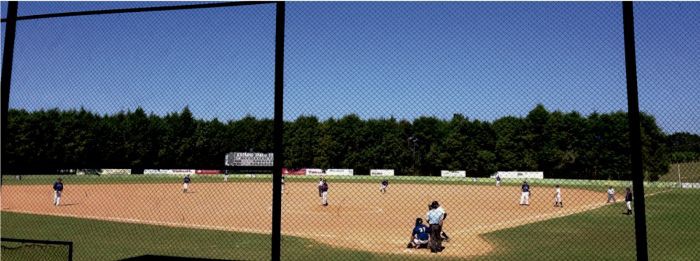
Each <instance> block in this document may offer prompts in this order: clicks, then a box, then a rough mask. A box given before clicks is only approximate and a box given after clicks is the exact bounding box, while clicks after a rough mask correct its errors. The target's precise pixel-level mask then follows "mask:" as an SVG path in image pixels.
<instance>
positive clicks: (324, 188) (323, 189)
mask: <svg viewBox="0 0 700 261" xmlns="http://www.w3.org/2000/svg"><path fill="white" fill-rule="evenodd" d="M321 182H322V184H321V186H319V187H318V191H320V193H321V204H322V205H323V206H324V207H327V206H328V183H327V182H326V179H322V180H321Z"/></svg>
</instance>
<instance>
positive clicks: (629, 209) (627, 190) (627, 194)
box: [625, 187, 633, 215]
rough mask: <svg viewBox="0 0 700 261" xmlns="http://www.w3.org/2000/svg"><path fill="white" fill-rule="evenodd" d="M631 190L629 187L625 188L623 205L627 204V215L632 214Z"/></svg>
mask: <svg viewBox="0 0 700 261" xmlns="http://www.w3.org/2000/svg"><path fill="white" fill-rule="evenodd" d="M632 200H633V198H632V191H631V190H630V188H629V187H628V188H625V205H627V213H625V214H627V215H632Z"/></svg>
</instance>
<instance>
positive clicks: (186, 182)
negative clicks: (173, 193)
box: [182, 174, 192, 193]
mask: <svg viewBox="0 0 700 261" xmlns="http://www.w3.org/2000/svg"><path fill="white" fill-rule="evenodd" d="M191 181H192V180H191V179H190V174H187V175H185V178H184V179H183V180H182V193H187V189H188V188H189V187H190V182H191Z"/></svg>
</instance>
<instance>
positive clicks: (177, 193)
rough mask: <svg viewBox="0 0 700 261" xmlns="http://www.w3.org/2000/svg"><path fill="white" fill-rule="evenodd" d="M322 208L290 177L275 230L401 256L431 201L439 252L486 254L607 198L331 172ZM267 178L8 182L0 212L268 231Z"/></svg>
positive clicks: (305, 185)
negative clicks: (504, 235)
mask: <svg viewBox="0 0 700 261" xmlns="http://www.w3.org/2000/svg"><path fill="white" fill-rule="evenodd" d="M329 185H330V189H329V203H330V205H329V206H328V207H323V206H321V202H320V198H319V195H318V190H317V189H316V183H315V182H288V183H287V184H286V186H285V194H284V195H283V203H282V208H283V213H282V233H283V234H284V235H292V236H300V237H304V238H309V239H314V240H316V241H318V242H320V243H325V244H329V245H332V246H336V247H343V248H350V249H357V250H363V251H371V252H377V253H393V254H406V255H429V254H430V251H428V250H425V249H419V250H412V249H406V243H408V241H409V238H410V236H411V230H412V229H413V225H414V221H415V219H416V218H417V217H423V218H425V214H426V212H427V210H428V209H427V208H428V204H429V203H430V202H431V201H433V200H437V201H439V202H440V204H441V205H442V206H443V207H444V208H445V210H446V211H447V213H448V217H447V219H446V220H445V225H444V230H445V231H446V232H447V233H448V234H449V236H450V242H447V243H444V246H445V247H446V248H445V250H444V251H443V252H442V253H440V254H439V255H440V256H453V257H468V256H474V255H487V254H488V253H489V252H490V251H492V250H493V249H494V247H497V246H494V245H492V244H491V243H490V242H487V241H486V240H484V239H482V237H481V236H480V235H481V234H484V233H487V232H491V231H496V230H500V229H504V228H509V227H515V226H520V225H524V224H528V223H532V222H537V221H541V220H546V219H551V218H556V217H561V216H566V215H570V214H574V213H579V212H582V211H586V210H590V209H594V208H597V207H600V206H603V205H604V204H605V200H606V195H605V190H604V188H602V189H601V192H593V191H588V190H583V189H569V188H566V187H564V188H562V194H563V202H564V206H565V207H564V208H555V207H553V198H554V189H553V188H551V187H547V188H545V187H541V188H538V186H537V185H536V184H534V185H533V187H532V193H533V195H532V197H531V198H530V206H527V207H526V206H520V205H519V199H520V188H519V187H514V186H502V187H496V186H483V185H448V184H444V185H443V184H391V185H390V186H389V189H388V191H387V192H386V193H380V192H379V184H378V183H377V184H371V183H334V182H333V180H332V179H329ZM271 191H272V186H271V184H269V183H262V182H260V183H254V182H242V183H235V182H229V183H223V182H222V183H197V182H196V180H195V181H194V182H193V184H191V186H190V192H189V193H183V192H182V184H173V183H170V184H104V185H71V184H66V188H65V190H64V194H63V199H62V202H61V203H62V206H59V207H56V206H53V205H52V204H51V203H52V197H53V191H52V190H51V185H50V184H49V185H41V186H37V185H6V186H3V188H2V194H1V196H2V201H1V202H2V211H11V212H21V213H34V214H46V215H58V216H69V217H80V218H91V219H101V220H110V221H116V222H131V223H144V224H154V225H165V226H178V227H192V228H201V229H216V230H228V231H241V232H253V233H268V234H269V233H270V230H271V229H270V228H271V217H272V208H271V201H272V194H271Z"/></svg>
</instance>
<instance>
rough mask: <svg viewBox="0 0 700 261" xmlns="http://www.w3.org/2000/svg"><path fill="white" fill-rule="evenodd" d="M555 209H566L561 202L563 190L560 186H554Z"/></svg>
mask: <svg viewBox="0 0 700 261" xmlns="http://www.w3.org/2000/svg"><path fill="white" fill-rule="evenodd" d="M554 188H555V189H554V207H561V208H563V207H564V204H563V203H562V202H561V188H560V187H559V185H556V186H554Z"/></svg>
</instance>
